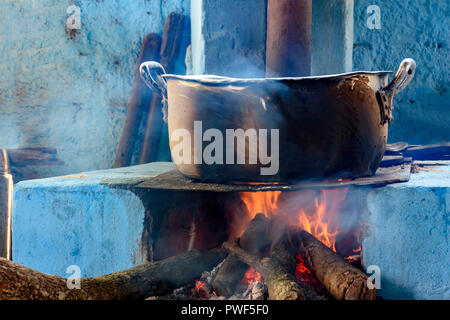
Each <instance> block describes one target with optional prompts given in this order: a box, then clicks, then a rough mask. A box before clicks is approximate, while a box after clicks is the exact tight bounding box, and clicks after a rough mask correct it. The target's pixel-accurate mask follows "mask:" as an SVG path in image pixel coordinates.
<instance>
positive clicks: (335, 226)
mask: <svg viewBox="0 0 450 320" xmlns="http://www.w3.org/2000/svg"><path fill="white" fill-rule="evenodd" d="M347 190H348V189H347V188H338V189H323V190H321V192H320V195H317V194H315V196H314V197H311V201H309V202H312V204H313V206H312V208H309V209H307V208H298V207H296V208H294V209H286V210H284V209H283V208H282V207H281V206H280V205H279V204H280V203H279V202H280V201H279V200H280V196H281V195H282V192H281V191H264V192H241V193H240V198H241V200H242V201H243V202H244V204H245V206H246V207H247V210H248V213H249V215H250V217H249V218H250V219H249V221H251V219H253V218H254V217H255V215H256V214H257V213H263V214H264V215H265V216H267V217H269V218H272V217H273V216H276V215H283V216H286V217H287V219H288V224H289V225H294V226H299V227H300V228H302V229H304V230H306V231H308V232H309V233H311V234H312V235H313V236H315V237H316V238H317V239H319V240H320V241H321V242H322V243H323V244H325V245H326V246H328V247H329V248H331V249H333V250H334V251H336V248H335V242H336V235H337V234H338V233H339V205H340V204H341V202H342V201H343V200H345V198H346V195H347ZM301 192H303V191H297V192H289V195H288V194H287V195H288V196H292V195H293V196H294V197H296V196H298V197H305V195H306V196H310V194H309V193H305V194H302V193H301Z"/></svg>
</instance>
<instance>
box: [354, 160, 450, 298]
mask: <svg viewBox="0 0 450 320" xmlns="http://www.w3.org/2000/svg"><path fill="white" fill-rule="evenodd" d="M415 164H416V165H419V170H420V171H419V172H418V173H415V174H411V178H410V180H409V181H408V182H406V183H396V184H391V185H387V186H385V187H382V188H377V189H374V190H372V191H370V192H369V194H368V197H367V205H368V209H369V211H370V216H369V221H368V223H367V231H366V234H365V239H364V240H363V244H362V247H363V260H364V264H365V266H366V267H367V266H369V265H376V266H378V267H379V268H380V271H381V290H379V291H378V295H380V296H382V297H383V298H386V299H450V255H449V238H448V236H449V233H450V212H449V210H450V161H423V162H415Z"/></svg>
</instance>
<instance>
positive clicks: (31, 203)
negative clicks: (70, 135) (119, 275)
mask: <svg viewBox="0 0 450 320" xmlns="http://www.w3.org/2000/svg"><path fill="white" fill-rule="evenodd" d="M173 169H174V166H173V164H172V163H152V164H146V165H141V166H135V167H127V168H120V169H111V170H102V171H94V172H86V173H81V174H74V175H70V176H62V177H54V178H48V179H39V180H28V181H22V182H19V183H18V184H16V185H15V186H14V206H13V221H12V236H13V241H12V242H13V245H12V256H13V260H14V261H15V262H18V263H21V264H23V265H25V266H28V267H31V268H34V269H36V270H39V271H41V272H45V273H49V274H55V275H59V276H63V277H64V276H68V274H66V269H67V267H68V266H70V265H78V266H79V267H80V268H81V271H82V276H83V277H93V276H99V275H102V274H107V273H111V272H114V271H118V270H122V269H127V268H130V267H133V266H136V265H139V264H141V263H142V262H144V260H145V257H144V256H143V253H142V252H141V238H142V230H143V221H144V214H145V208H144V206H143V204H142V201H141V199H140V198H139V197H138V196H136V195H135V194H134V193H133V192H131V191H129V190H124V189H119V188H118V187H117V186H118V185H127V184H131V185H133V184H135V183H138V182H139V181H142V180H144V179H145V178H148V177H153V176H155V175H157V174H160V173H162V172H165V171H168V170H173Z"/></svg>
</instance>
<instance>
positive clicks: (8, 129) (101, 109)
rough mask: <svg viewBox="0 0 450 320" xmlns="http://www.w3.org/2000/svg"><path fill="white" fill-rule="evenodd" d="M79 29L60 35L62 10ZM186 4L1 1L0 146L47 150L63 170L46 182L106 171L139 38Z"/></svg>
mask: <svg viewBox="0 0 450 320" xmlns="http://www.w3.org/2000/svg"><path fill="white" fill-rule="evenodd" d="M72 4H75V5H78V6H79V7H80V9H81V23H82V26H81V29H80V31H79V33H78V34H77V35H75V37H74V38H73V39H70V37H69V36H68V34H67V33H66V31H65V23H66V20H67V18H68V17H69V14H67V13H66V9H67V7H68V6H69V5H72ZM189 7H190V0H133V1H129V0H97V1H93V0H92V1H91V0H78V1H69V0H26V1H17V0H2V1H0V39H1V43H0V145H1V146H4V147H9V148H11V147H24V146H49V147H54V148H56V149H57V150H58V155H59V158H60V159H61V160H63V161H64V162H65V165H64V166H58V167H37V168H29V169H30V170H36V171H37V173H38V174H39V175H41V176H52V175H58V174H66V173H70V172H79V171H83V170H93V169H102V168H110V167H111V166H112V164H113V162H114V158H115V153H116V150H117V146H118V141H119V139H120V135H121V132H122V127H123V123H124V121H125V115H126V105H127V101H128V99H129V97H130V94H131V86H132V81H133V77H134V71H135V67H136V61H137V58H138V55H139V50H140V47H141V43H142V39H143V37H144V35H145V34H146V33H150V32H157V33H161V32H162V29H163V24H164V21H165V18H166V17H167V15H168V14H169V13H170V12H172V11H176V12H180V13H184V14H189Z"/></svg>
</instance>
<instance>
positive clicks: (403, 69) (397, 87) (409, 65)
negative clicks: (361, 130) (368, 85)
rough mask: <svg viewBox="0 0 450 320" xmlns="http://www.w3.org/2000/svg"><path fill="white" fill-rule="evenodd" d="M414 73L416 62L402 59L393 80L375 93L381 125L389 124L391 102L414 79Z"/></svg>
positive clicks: (390, 119) (391, 109)
mask: <svg viewBox="0 0 450 320" xmlns="http://www.w3.org/2000/svg"><path fill="white" fill-rule="evenodd" d="M415 72H416V62H415V61H414V60H413V59H411V58H407V59H404V60H403V61H402V62H401V63H400V66H399V68H398V70H397V73H396V74H395V76H394V79H392V81H391V82H390V83H389V84H388V85H387V86H386V87H384V88H383V89H381V90H379V91H378V92H377V99H378V103H379V104H380V111H381V124H382V125H384V124H385V123H389V122H391V121H392V120H393V119H394V117H393V116H392V111H393V109H394V106H393V102H394V97H395V95H396V94H397V93H398V92H400V91H401V90H403V89H404V88H405V87H406V86H407V85H408V83H409V82H410V81H411V80H412V78H414V74H415Z"/></svg>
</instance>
